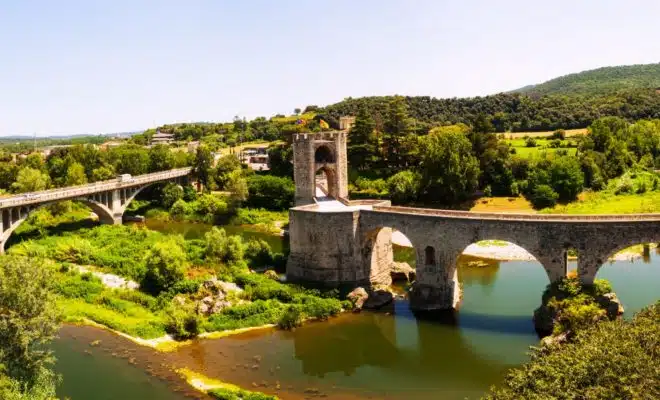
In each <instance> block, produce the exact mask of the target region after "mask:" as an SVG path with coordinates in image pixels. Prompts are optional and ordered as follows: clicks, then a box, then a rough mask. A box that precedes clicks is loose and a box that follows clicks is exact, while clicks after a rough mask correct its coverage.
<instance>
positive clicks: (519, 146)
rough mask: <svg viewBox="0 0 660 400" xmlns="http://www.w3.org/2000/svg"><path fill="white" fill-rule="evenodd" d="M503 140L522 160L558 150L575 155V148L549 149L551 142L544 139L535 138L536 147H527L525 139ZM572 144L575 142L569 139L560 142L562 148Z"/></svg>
mask: <svg viewBox="0 0 660 400" xmlns="http://www.w3.org/2000/svg"><path fill="white" fill-rule="evenodd" d="M503 140H504V142H506V143H508V144H509V145H510V146H511V147H512V148H513V149H515V152H516V154H517V155H519V156H520V157H524V158H533V157H536V156H538V155H540V154H542V153H544V152H545V153H547V154H553V153H556V152H557V151H558V150H565V151H566V153H567V154H568V155H571V156H574V155H576V154H577V148H575V147H559V148H553V147H550V142H551V140H547V139H544V138H535V140H536V147H527V144H526V141H525V139H522V138H516V139H503ZM574 143H575V142H574V141H573V140H570V139H565V140H562V145H563V146H568V145H574Z"/></svg>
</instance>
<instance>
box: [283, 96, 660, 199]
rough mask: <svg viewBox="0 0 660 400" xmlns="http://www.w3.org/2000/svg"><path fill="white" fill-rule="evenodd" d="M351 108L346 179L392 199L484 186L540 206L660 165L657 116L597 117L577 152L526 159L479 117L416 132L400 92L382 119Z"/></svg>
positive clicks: (457, 194)
mask: <svg viewBox="0 0 660 400" xmlns="http://www.w3.org/2000/svg"><path fill="white" fill-rule="evenodd" d="M356 114H357V117H356V121H355V125H354V126H353V128H352V129H351V131H350V133H349V145H348V158H349V166H350V168H351V172H350V175H351V181H352V182H354V183H355V184H356V185H357V186H358V189H363V190H364V189H366V190H367V191H368V190H370V189H371V190H372V192H380V191H381V190H387V191H388V195H389V196H390V197H391V198H392V199H393V200H394V201H395V202H398V203H414V202H424V203H440V204H442V205H457V204H458V203H460V202H462V201H464V200H466V199H468V198H470V197H472V196H473V195H474V194H475V193H476V192H478V191H482V192H483V194H485V195H487V196H490V195H493V196H517V195H520V194H522V195H524V196H525V197H527V198H528V199H529V200H530V201H531V202H532V204H533V205H534V206H535V207H537V208H544V207H550V206H553V205H554V204H555V203H556V202H570V201H572V200H575V199H576V198H577V195H578V194H579V193H580V192H581V191H582V190H583V189H585V188H589V189H593V190H600V189H603V188H604V187H605V186H606V185H607V183H608V181H609V180H611V179H612V178H616V177H619V176H621V175H623V174H624V173H625V172H626V171H629V170H631V169H641V170H654V169H656V168H659V167H660V120H657V119H656V120H640V121H637V122H634V123H629V122H628V121H626V120H625V119H622V118H619V117H605V118H600V119H597V120H595V121H594V122H593V123H592V124H591V125H590V126H589V129H588V133H587V135H584V136H582V137H578V138H577V139H576V141H577V146H578V149H577V155H576V156H573V155H569V154H568V153H567V152H566V151H565V150H563V149H559V150H558V151H556V152H555V153H554V154H550V153H543V152H540V153H539V156H538V157H536V158H533V159H528V158H524V157H521V156H518V155H517V154H515V149H514V148H512V147H511V146H510V145H509V144H508V143H507V142H506V141H504V140H501V139H500V138H499V137H498V135H497V134H496V133H494V132H493V126H492V124H491V123H490V121H489V120H488V119H487V118H486V117H485V116H484V115H481V116H479V117H477V118H476V120H475V121H474V122H473V124H472V125H471V126H470V125H466V124H463V123H458V124H453V125H446V126H438V127H434V128H432V129H430V131H429V132H428V133H427V134H420V133H419V132H418V131H417V130H416V127H415V124H416V122H415V119H414V118H412V117H410V113H409V107H408V104H407V102H406V99H405V98H403V97H394V98H392V99H390V101H389V102H388V104H387V107H386V108H385V110H384V111H383V114H382V115H381V116H380V118H381V120H380V123H377V121H376V118H374V117H373V115H372V114H371V113H370V112H369V111H368V109H367V108H366V107H363V108H360V109H359V110H358V111H357V113H356ZM555 135H556V136H558V137H560V136H562V135H563V132H562V131H557V132H556V133H555ZM283 152H284V150H279V153H280V154H282V153H283ZM272 153H273V154H277V153H278V152H272ZM273 162H274V167H276V168H275V169H276V170H277V169H278V168H280V167H281V164H282V163H281V162H279V158H275V159H274V161H273ZM654 182H656V181H654ZM654 185H655V186H657V184H654ZM646 189H647V190H654V189H656V187H648V188H646ZM622 190H624V191H625V190H626V189H625V188H623V189H622ZM367 194H373V193H367Z"/></svg>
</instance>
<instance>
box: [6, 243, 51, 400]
mask: <svg viewBox="0 0 660 400" xmlns="http://www.w3.org/2000/svg"><path fill="white" fill-rule="evenodd" d="M52 285H53V276H52V270H51V267H50V265H48V264H43V263H39V265H36V264H35V263H33V262H32V261H30V260H29V259H24V258H15V257H9V256H5V257H2V258H0V366H1V365H4V367H5V369H4V370H0V377H1V376H2V373H5V374H6V375H7V376H9V377H10V378H12V379H15V380H16V381H18V382H20V383H21V384H23V385H25V388H27V389H28V390H31V388H32V387H33V386H35V385H41V386H43V385H46V386H52V387H53V388H54V385H51V384H52V379H53V374H52V372H50V367H51V366H52V364H53V362H54V358H53V356H52V352H51V350H49V349H48V347H47V345H48V344H49V343H50V342H51V341H52V340H53V339H54V338H55V335H56V334H57V331H58V329H59V322H60V314H59V313H58V311H57V306H56V304H55V298H54V297H53V295H52V293H51V288H52ZM44 379H45V380H50V381H51V384H48V383H47V382H46V383H44ZM0 380H1V379H0ZM1 389H2V388H0V394H1V393H2V390H1ZM3 398H6V397H3Z"/></svg>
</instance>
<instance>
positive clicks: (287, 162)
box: [268, 146, 293, 178]
mask: <svg viewBox="0 0 660 400" xmlns="http://www.w3.org/2000/svg"><path fill="white" fill-rule="evenodd" d="M268 168H270V173H271V174H272V175H276V176H283V177H289V178H293V150H292V148H291V146H271V147H269V148H268Z"/></svg>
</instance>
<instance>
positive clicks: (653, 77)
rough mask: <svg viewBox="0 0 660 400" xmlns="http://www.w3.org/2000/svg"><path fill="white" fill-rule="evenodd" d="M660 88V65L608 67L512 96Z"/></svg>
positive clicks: (552, 81)
mask: <svg viewBox="0 0 660 400" xmlns="http://www.w3.org/2000/svg"><path fill="white" fill-rule="evenodd" d="M655 88H660V63H658V64H640V65H624V66H619V67H604V68H598V69H593V70H589V71H583V72H578V73H575V74H569V75H565V76H560V77H559V78H555V79H551V80H549V81H547V82H544V83H541V84H538V85H528V86H525V87H522V88H520V89H516V90H513V91H511V93H524V94H526V95H528V96H531V97H536V96H544V95H552V94H559V95H603V94H608V93H612V92H616V91H619V90H628V89H655Z"/></svg>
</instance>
